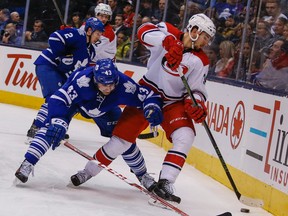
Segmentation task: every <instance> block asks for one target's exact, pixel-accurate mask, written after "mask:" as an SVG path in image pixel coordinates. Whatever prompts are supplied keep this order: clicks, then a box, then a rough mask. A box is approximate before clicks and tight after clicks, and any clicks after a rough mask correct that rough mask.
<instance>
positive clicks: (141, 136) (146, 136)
mask: <svg viewBox="0 0 288 216" xmlns="http://www.w3.org/2000/svg"><path fill="white" fill-rule="evenodd" d="M150 131H151V132H150V133H145V134H139V136H138V139H150V138H155V137H157V136H158V135H159V133H158V128H157V127H152V126H151V127H150Z"/></svg>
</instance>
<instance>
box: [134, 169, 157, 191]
mask: <svg viewBox="0 0 288 216" xmlns="http://www.w3.org/2000/svg"><path fill="white" fill-rule="evenodd" d="M137 178H138V180H139V181H140V183H141V185H142V186H143V187H145V188H146V189H147V190H148V191H150V192H151V191H153V189H154V188H155V187H156V185H157V182H156V181H155V180H154V178H153V177H152V176H150V175H149V173H145V174H144V175H143V176H141V177H137Z"/></svg>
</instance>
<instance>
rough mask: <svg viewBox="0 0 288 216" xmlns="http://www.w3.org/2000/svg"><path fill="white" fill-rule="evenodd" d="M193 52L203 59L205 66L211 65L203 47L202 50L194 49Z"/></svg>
mask: <svg viewBox="0 0 288 216" xmlns="http://www.w3.org/2000/svg"><path fill="white" fill-rule="evenodd" d="M192 53H193V54H194V55H195V56H197V57H198V58H199V59H200V60H201V61H202V63H203V65H204V66H206V65H209V58H208V56H207V55H206V53H205V52H204V51H203V50H202V49H201V50H200V51H192Z"/></svg>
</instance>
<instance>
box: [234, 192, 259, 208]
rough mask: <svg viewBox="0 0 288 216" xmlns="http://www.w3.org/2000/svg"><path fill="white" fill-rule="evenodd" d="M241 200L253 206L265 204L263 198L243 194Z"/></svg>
mask: <svg viewBox="0 0 288 216" xmlns="http://www.w3.org/2000/svg"><path fill="white" fill-rule="evenodd" d="M239 201H240V202H241V203H243V204H245V205H247V206H251V207H262V206H264V202H263V200H260V199H254V198H251V197H246V196H243V195H241V197H240V199H239Z"/></svg>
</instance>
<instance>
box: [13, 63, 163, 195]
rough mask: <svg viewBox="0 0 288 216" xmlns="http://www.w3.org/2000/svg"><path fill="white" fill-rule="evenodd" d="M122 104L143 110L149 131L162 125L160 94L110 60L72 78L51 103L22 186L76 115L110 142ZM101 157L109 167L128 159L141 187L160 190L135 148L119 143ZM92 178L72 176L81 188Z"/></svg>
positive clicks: (25, 164)
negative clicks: (119, 159) (119, 158)
mask: <svg viewBox="0 0 288 216" xmlns="http://www.w3.org/2000/svg"><path fill="white" fill-rule="evenodd" d="M120 104H122V105H129V106H133V107H138V108H139V109H141V110H143V114H144V116H145V117H146V120H147V121H148V122H149V123H150V125H151V126H156V125H158V124H160V123H161V122H162V112H161V106H162V102H161V99H160V97H159V95H155V93H154V92H153V91H151V90H150V89H149V88H147V87H142V86H140V85H139V84H137V83H136V82H135V81H134V80H133V79H131V78H130V77H128V76H126V75H125V74H123V73H121V72H119V71H118V69H117V67H116V65H115V63H113V61H112V60H111V59H102V60H98V61H97V62H96V66H95V67H88V68H86V69H84V70H80V71H76V72H75V73H73V74H72V75H71V76H70V77H69V79H68V80H67V82H66V83H65V84H64V85H63V86H62V87H61V88H60V89H59V90H58V91H56V92H55V93H54V94H53V95H52V96H51V97H50V99H49V100H48V117H47V119H46V121H45V126H44V127H42V128H40V130H39V131H38V132H37V133H36V135H35V137H34V139H33V140H32V142H31V144H30V146H29V148H28V150H27V152H26V154H25V160H24V161H23V162H22V164H21V166H20V167H19V169H18V170H17V171H16V173H15V176H16V177H17V178H18V179H19V180H21V181H22V182H23V183H25V182H26V181H27V180H28V176H29V174H30V173H31V172H32V171H33V168H34V166H35V164H36V163H37V162H38V161H39V159H40V158H41V157H42V156H43V155H44V154H45V153H46V152H47V151H48V149H49V148H50V147H52V149H53V150H55V148H56V147H58V146H59V143H60V141H61V140H62V139H63V138H64V136H65V133H66V131H67V130H68V125H69V123H70V121H71V119H72V117H73V116H74V115H75V114H76V113H79V112H80V113H81V114H82V115H83V116H85V117H87V118H92V119H93V120H94V121H95V122H96V123H97V125H98V126H99V127H100V130H101V134H102V135H105V136H108V137H111V136H112V130H113V128H114V126H115V124H113V122H117V121H118V119H119V117H120V115H121V110H119V109H118V105H120ZM115 108H116V109H115ZM99 120H100V121H99ZM135 150H136V151H135ZM98 152H101V153H100V154H99V153H97V154H95V155H94V158H95V159H96V160H98V161H100V162H101V163H103V164H105V165H109V164H110V163H111V162H112V161H113V160H114V159H115V158H116V157H117V156H118V155H119V154H122V156H123V158H124V159H125V155H126V156H128V157H129V158H130V160H129V162H130V163H129V162H128V165H129V166H130V168H131V170H132V171H133V173H134V174H135V175H136V176H137V178H138V179H139V181H140V182H141V184H142V185H143V186H144V187H145V188H147V189H148V190H150V191H151V190H152V189H153V187H154V186H155V185H156V183H155V181H154V179H153V178H152V177H151V176H150V175H149V174H148V173H147V169H146V165H145V161H144V158H143V156H142V154H141V152H140V150H139V149H138V147H137V145H136V144H133V145H130V144H129V145H128V144H127V143H121V144H119V145H118V146H117V147H115V148H113V149H112V148H110V146H109V144H108V145H107V144H105V145H104V146H103V147H102V148H101V149H100V150H98ZM131 153H132V154H131ZM126 162H127V161H126ZM92 176H93V173H89V172H85V171H84V172H83V171H80V172H79V173H77V175H74V176H72V177H71V181H72V183H73V184H74V185H75V186H78V185H80V184H82V183H83V182H85V181H87V179H89V178H91V177H92Z"/></svg>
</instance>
